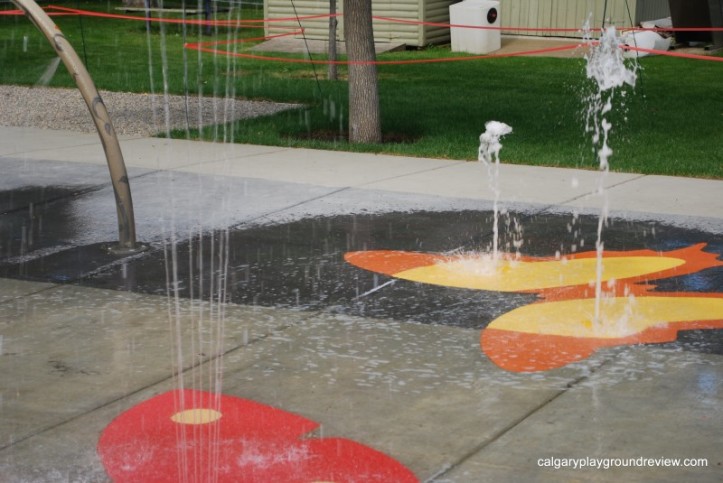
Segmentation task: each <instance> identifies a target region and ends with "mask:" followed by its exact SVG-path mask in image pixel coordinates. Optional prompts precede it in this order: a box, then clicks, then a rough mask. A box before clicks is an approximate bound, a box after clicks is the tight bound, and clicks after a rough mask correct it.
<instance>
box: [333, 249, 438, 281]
mask: <svg viewBox="0 0 723 483" xmlns="http://www.w3.org/2000/svg"><path fill="white" fill-rule="evenodd" d="M446 259H447V257H445V256H443V255H439V254H436V253H417V252H401V251H396V250H373V251H366V252H348V253H345V254H344V260H346V261H347V262H348V263H350V264H352V265H354V266H355V267H359V268H363V269H364V270H369V271H371V272H377V273H381V274H384V275H391V276H394V274H396V273H399V272H403V271H404V270H409V269H412V268H416V267H424V266H427V265H434V264H436V263H438V262H441V261H443V260H446Z"/></svg>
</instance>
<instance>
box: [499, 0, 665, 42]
mask: <svg viewBox="0 0 723 483" xmlns="http://www.w3.org/2000/svg"><path fill="white" fill-rule="evenodd" d="M669 16H670V9H669V6H668V0H500V17H501V21H502V26H503V27H527V28H539V29H540V30H533V31H527V32H509V33H511V34H519V35H535V36H550V37H581V36H582V35H581V33H580V32H560V31H557V32H556V31H554V29H579V28H581V27H582V25H583V23H584V22H585V20H587V19H588V17H589V18H590V26H591V27H593V28H598V29H599V28H600V27H601V26H602V25H603V19H604V20H605V25H615V26H616V27H631V26H635V25H638V24H639V23H640V22H641V21H643V20H656V19H659V18H664V17H669ZM545 29H553V30H551V31H548V30H545Z"/></svg>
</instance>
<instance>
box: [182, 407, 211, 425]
mask: <svg viewBox="0 0 723 483" xmlns="http://www.w3.org/2000/svg"><path fill="white" fill-rule="evenodd" d="M221 416H222V414H221V413H220V412H218V411H214V410H213V409H205V408H203V409H186V410H185V411H179V412H177V413H175V414H174V415H173V416H171V421H173V422H174V423H178V424H208V423H213V422H216V421H218V420H219V419H221Z"/></svg>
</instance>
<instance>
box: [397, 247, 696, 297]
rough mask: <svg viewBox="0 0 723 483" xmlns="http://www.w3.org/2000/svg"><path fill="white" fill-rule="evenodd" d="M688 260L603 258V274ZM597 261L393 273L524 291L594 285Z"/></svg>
mask: <svg viewBox="0 0 723 483" xmlns="http://www.w3.org/2000/svg"><path fill="white" fill-rule="evenodd" d="M684 263H685V260H682V259H680V258H672V257H638V256H636V257H611V258H603V277H602V280H603V281H605V282H607V281H608V280H611V279H617V280H620V279H624V278H631V277H638V276H643V275H647V274H652V273H656V272H661V271H663V270H668V269H671V268H674V267H678V266H680V265H683V264H684ZM596 266H597V260H596V259H595V258H580V259H571V260H549V261H542V262H527V261H515V260H498V261H497V262H496V264H494V262H492V260H490V259H484V258H482V257H469V258H465V259H455V260H452V261H448V262H440V263H437V264H434V265H427V266H425V267H417V268H412V269H409V270H404V271H402V272H399V273H396V274H394V276H395V277H396V278H401V279H403V280H411V281H413V282H422V283H429V284H433V285H444V286H447V287H456V288H470V289H477V290H492V291H495V292H523V291H530V290H541V289H548V288H554V287H567V286H574V285H583V284H594V283H595V273H596Z"/></svg>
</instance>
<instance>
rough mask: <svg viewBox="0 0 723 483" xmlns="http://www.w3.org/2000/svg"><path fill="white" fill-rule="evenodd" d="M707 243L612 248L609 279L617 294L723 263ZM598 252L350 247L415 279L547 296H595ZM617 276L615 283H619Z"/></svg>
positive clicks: (384, 269)
mask: <svg viewBox="0 0 723 483" xmlns="http://www.w3.org/2000/svg"><path fill="white" fill-rule="evenodd" d="M704 247H705V244H704V243H700V244H697V245H692V246H690V247H686V248H681V249H678V250H671V251H669V252H655V251H652V250H647V249H645V250H631V251H606V252H604V254H603V281H604V282H610V283H611V285H613V286H612V287H611V288H610V289H609V290H610V291H611V293H612V294H613V295H620V294H623V293H626V292H632V293H635V294H638V295H641V294H645V293H647V292H648V291H649V290H650V289H651V288H652V287H650V286H648V285H645V284H644V283H645V282H646V281H648V280H655V279H660V278H667V277H671V276H679V275H686V274H690V273H695V272H698V271H700V270H703V269H706V268H712V267H716V266H723V261H720V260H718V259H717V255H716V254H714V253H707V252H704V251H703V248H704ZM596 256H597V253H596V252H594V251H591V252H582V253H577V254H572V255H568V256H566V257H563V258H562V259H560V260H556V259H555V258H551V257H540V258H535V257H518V258H515V257H513V256H511V255H508V254H502V257H501V259H500V260H499V261H497V262H495V263H494V264H493V262H492V261H491V260H489V258H488V257H487V258H485V256H484V255H483V254H462V255H459V254H457V255H449V256H447V255H442V254H434V253H431V254H425V253H415V252H403V251H390V250H379V251H367V252H350V253H347V254H346V255H345V257H344V258H345V260H346V261H347V262H349V263H350V264H352V265H355V266H357V267H359V268H363V269H365V270H370V271H373V272H377V273H382V274H384V275H389V276H393V277H396V278H400V279H403V280H409V281H413V282H420V283H428V284H432V285H441V286H447V287H456V288H466V289H477V290H489V291H499V292H532V293H539V294H540V295H541V296H543V297H544V298H546V299H554V300H561V299H570V298H585V297H590V296H591V295H594V291H591V289H590V287H591V284H592V283H594V280H595V278H596V260H595V259H596ZM613 281H614V283H613Z"/></svg>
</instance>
